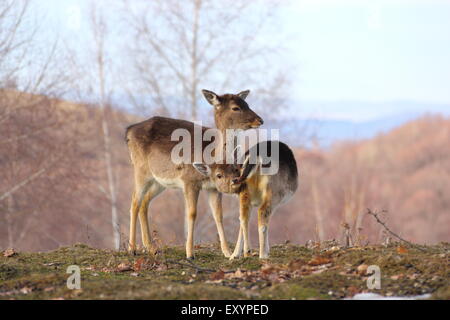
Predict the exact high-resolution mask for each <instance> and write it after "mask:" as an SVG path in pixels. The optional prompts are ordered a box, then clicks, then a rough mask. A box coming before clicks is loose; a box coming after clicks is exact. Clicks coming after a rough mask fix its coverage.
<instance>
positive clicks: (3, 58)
mask: <svg viewBox="0 0 450 320" xmlns="http://www.w3.org/2000/svg"><path fill="white" fill-rule="evenodd" d="M32 5H33V4H32V3H31V2H30V1H1V2H0V106H1V107H0V135H1V136H2V140H1V142H0V181H1V183H0V219H1V220H4V221H5V224H3V223H0V226H5V229H6V230H5V231H6V234H7V239H8V244H9V245H10V246H13V245H15V244H16V243H18V242H19V241H20V240H21V239H22V238H23V236H24V232H27V231H28V230H29V229H28V227H29V226H30V225H32V223H30V222H31V221H32V220H33V219H36V216H37V212H38V209H39V208H41V206H45V205H46V203H45V202H46V201H48V199H46V198H45V197H43V196H42V195H43V193H42V189H39V188H36V187H37V186H38V185H40V184H42V183H43V182H44V181H46V182H47V183H49V181H52V183H54V182H55V181H57V180H58V179H60V178H61V176H62V171H61V168H62V166H64V165H66V164H67V161H68V160H69V157H70V154H71V153H70V147H71V146H72V142H71V141H70V140H65V141H64V144H62V143H61V144H59V143H58V142H60V141H61V140H60V138H61V137H56V136H54V137H53V138H52V139H50V135H49V131H50V130H54V129H55V128H60V127H61V126H63V125H65V123H66V122H65V121H66V120H67V119H66V117H65V110H64V109H63V108H61V107H60V105H59V104H58V103H56V101H53V102H51V101H50V100H49V99H48V96H54V95H58V94H60V93H61V92H62V90H63V89H64V87H65V85H66V84H67V80H68V77H67V75H66V74H65V73H64V69H63V68H60V66H59V65H58V64H59V62H60V61H62V60H61V57H62V54H61V52H60V51H59V46H58V41H57V40H56V39H55V40H54V41H53V42H52V41H51V40H50V39H48V42H47V43H46V44H45V45H43V44H41V43H39V42H38V41H36V35H37V34H38V33H39V31H40V29H39V24H38V23H37V21H38V18H37V17H36V16H34V14H33V10H32ZM49 43H50V46H49V45H48V44H49ZM67 131H69V130H67ZM0 233H1V232H0ZM2 234H3V233H2ZM43 234H45V233H43Z"/></svg>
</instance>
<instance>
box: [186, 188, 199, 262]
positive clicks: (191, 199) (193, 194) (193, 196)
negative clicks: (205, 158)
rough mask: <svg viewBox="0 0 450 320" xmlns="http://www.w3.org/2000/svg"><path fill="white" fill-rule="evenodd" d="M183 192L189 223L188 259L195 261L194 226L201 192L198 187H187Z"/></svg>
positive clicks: (187, 239)
mask: <svg viewBox="0 0 450 320" xmlns="http://www.w3.org/2000/svg"><path fill="white" fill-rule="evenodd" d="M183 192H184V200H185V207H186V208H185V209H186V221H187V238H186V258H187V259H194V254H193V249H194V225H195V218H196V217H197V201H198V195H199V193H200V190H199V189H198V188H196V187H193V186H189V185H185V186H184V190H183Z"/></svg>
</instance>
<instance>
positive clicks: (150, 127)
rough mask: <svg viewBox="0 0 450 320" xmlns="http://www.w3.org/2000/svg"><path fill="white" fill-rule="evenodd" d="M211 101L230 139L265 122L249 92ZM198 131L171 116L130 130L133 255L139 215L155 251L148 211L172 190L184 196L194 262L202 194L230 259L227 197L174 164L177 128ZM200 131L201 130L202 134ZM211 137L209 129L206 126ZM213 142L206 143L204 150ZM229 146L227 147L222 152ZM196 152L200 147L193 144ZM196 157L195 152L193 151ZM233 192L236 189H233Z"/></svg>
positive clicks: (189, 167)
mask: <svg viewBox="0 0 450 320" xmlns="http://www.w3.org/2000/svg"><path fill="white" fill-rule="evenodd" d="M202 92H203V95H204V97H205V98H206V100H207V101H208V102H209V103H210V104H211V105H212V106H213V107H214V119H215V124H216V127H217V129H218V130H219V131H220V132H221V133H222V136H225V131H226V129H250V128H258V127H259V126H260V125H261V124H262V123H263V120H262V119H261V117H259V116H258V115H257V114H256V113H255V112H254V111H253V110H251V109H250V107H249V106H248V104H247V103H246V102H245V98H246V97H247V95H248V94H249V91H248V90H246V91H242V92H240V93H238V94H224V95H217V94H215V93H214V92H212V91H208V90H202ZM196 126H197V125H195V124H194V123H193V122H190V121H185V120H178V119H172V118H165V117H152V118H150V119H148V120H145V121H143V122H140V123H137V124H134V125H131V126H129V127H128V128H127V130H126V140H127V144H128V149H129V153H130V158H131V163H132V165H133V169H134V182H135V185H134V191H133V194H132V201H131V209H130V240H129V250H130V251H132V252H134V251H135V249H136V219H137V216H138V215H139V221H140V225H141V234H142V242H143V245H144V247H145V249H146V250H147V251H149V252H151V253H154V252H155V248H154V246H153V244H152V242H151V236H150V232H149V226H148V206H149V203H150V201H151V200H152V199H154V198H155V197H156V196H158V195H159V194H160V193H161V192H162V191H164V190H165V189H166V188H178V189H181V190H182V191H183V195H184V200H185V214H186V221H187V239H186V257H187V258H188V259H191V258H193V242H194V240H193V234H194V223H195V218H196V215H197V200H198V196H199V192H200V190H202V189H204V190H207V191H208V200H209V205H210V207H211V210H212V213H213V217H214V220H215V223H216V227H217V231H218V234H219V239H220V243H221V249H222V252H223V254H224V255H225V256H226V257H229V256H230V250H229V248H228V244H227V242H226V240H225V234H224V230H223V223H222V196H221V194H220V193H219V192H218V191H217V189H216V187H215V185H214V184H212V183H211V182H210V179H209V178H207V177H205V176H204V175H201V174H199V173H198V171H197V170H195V169H194V168H193V166H192V164H191V163H192V162H190V163H178V164H177V163H174V162H173V161H172V158H171V152H172V149H173V148H174V147H175V146H176V145H177V143H178V142H177V141H172V138H171V137H172V133H173V132H174V130H176V129H185V130H187V131H188V132H189V133H190V134H191V136H193V135H194V130H196ZM198 127H200V126H197V129H198ZM200 129H201V130H202V132H205V131H206V130H207V129H210V128H206V127H200ZM208 145H209V143H206V142H204V141H202V143H201V145H200V147H201V148H202V150H204V149H205V148H206V147H207V146H208ZM224 145H225V143H224V142H221V146H220V147H221V148H224ZM192 149H194V145H192ZM193 151H194V152H195V150H193ZM229 191H231V190H229Z"/></svg>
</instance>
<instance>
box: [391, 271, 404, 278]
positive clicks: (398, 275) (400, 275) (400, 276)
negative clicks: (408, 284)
mask: <svg viewBox="0 0 450 320" xmlns="http://www.w3.org/2000/svg"><path fill="white" fill-rule="evenodd" d="M401 278H403V273H401V274H396V275H393V276H391V279H392V280H398V279H401Z"/></svg>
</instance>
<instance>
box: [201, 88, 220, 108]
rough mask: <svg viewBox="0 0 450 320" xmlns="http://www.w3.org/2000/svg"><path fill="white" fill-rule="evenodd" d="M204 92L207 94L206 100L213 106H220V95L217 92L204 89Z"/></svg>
mask: <svg viewBox="0 0 450 320" xmlns="http://www.w3.org/2000/svg"><path fill="white" fill-rule="evenodd" d="M202 93H203V95H204V96H205V98H206V101H208V102H209V104H211V105H213V106H218V105H219V104H220V101H219V96H218V95H217V94H215V93H214V92H212V91H209V90H205V89H203V90H202Z"/></svg>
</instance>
